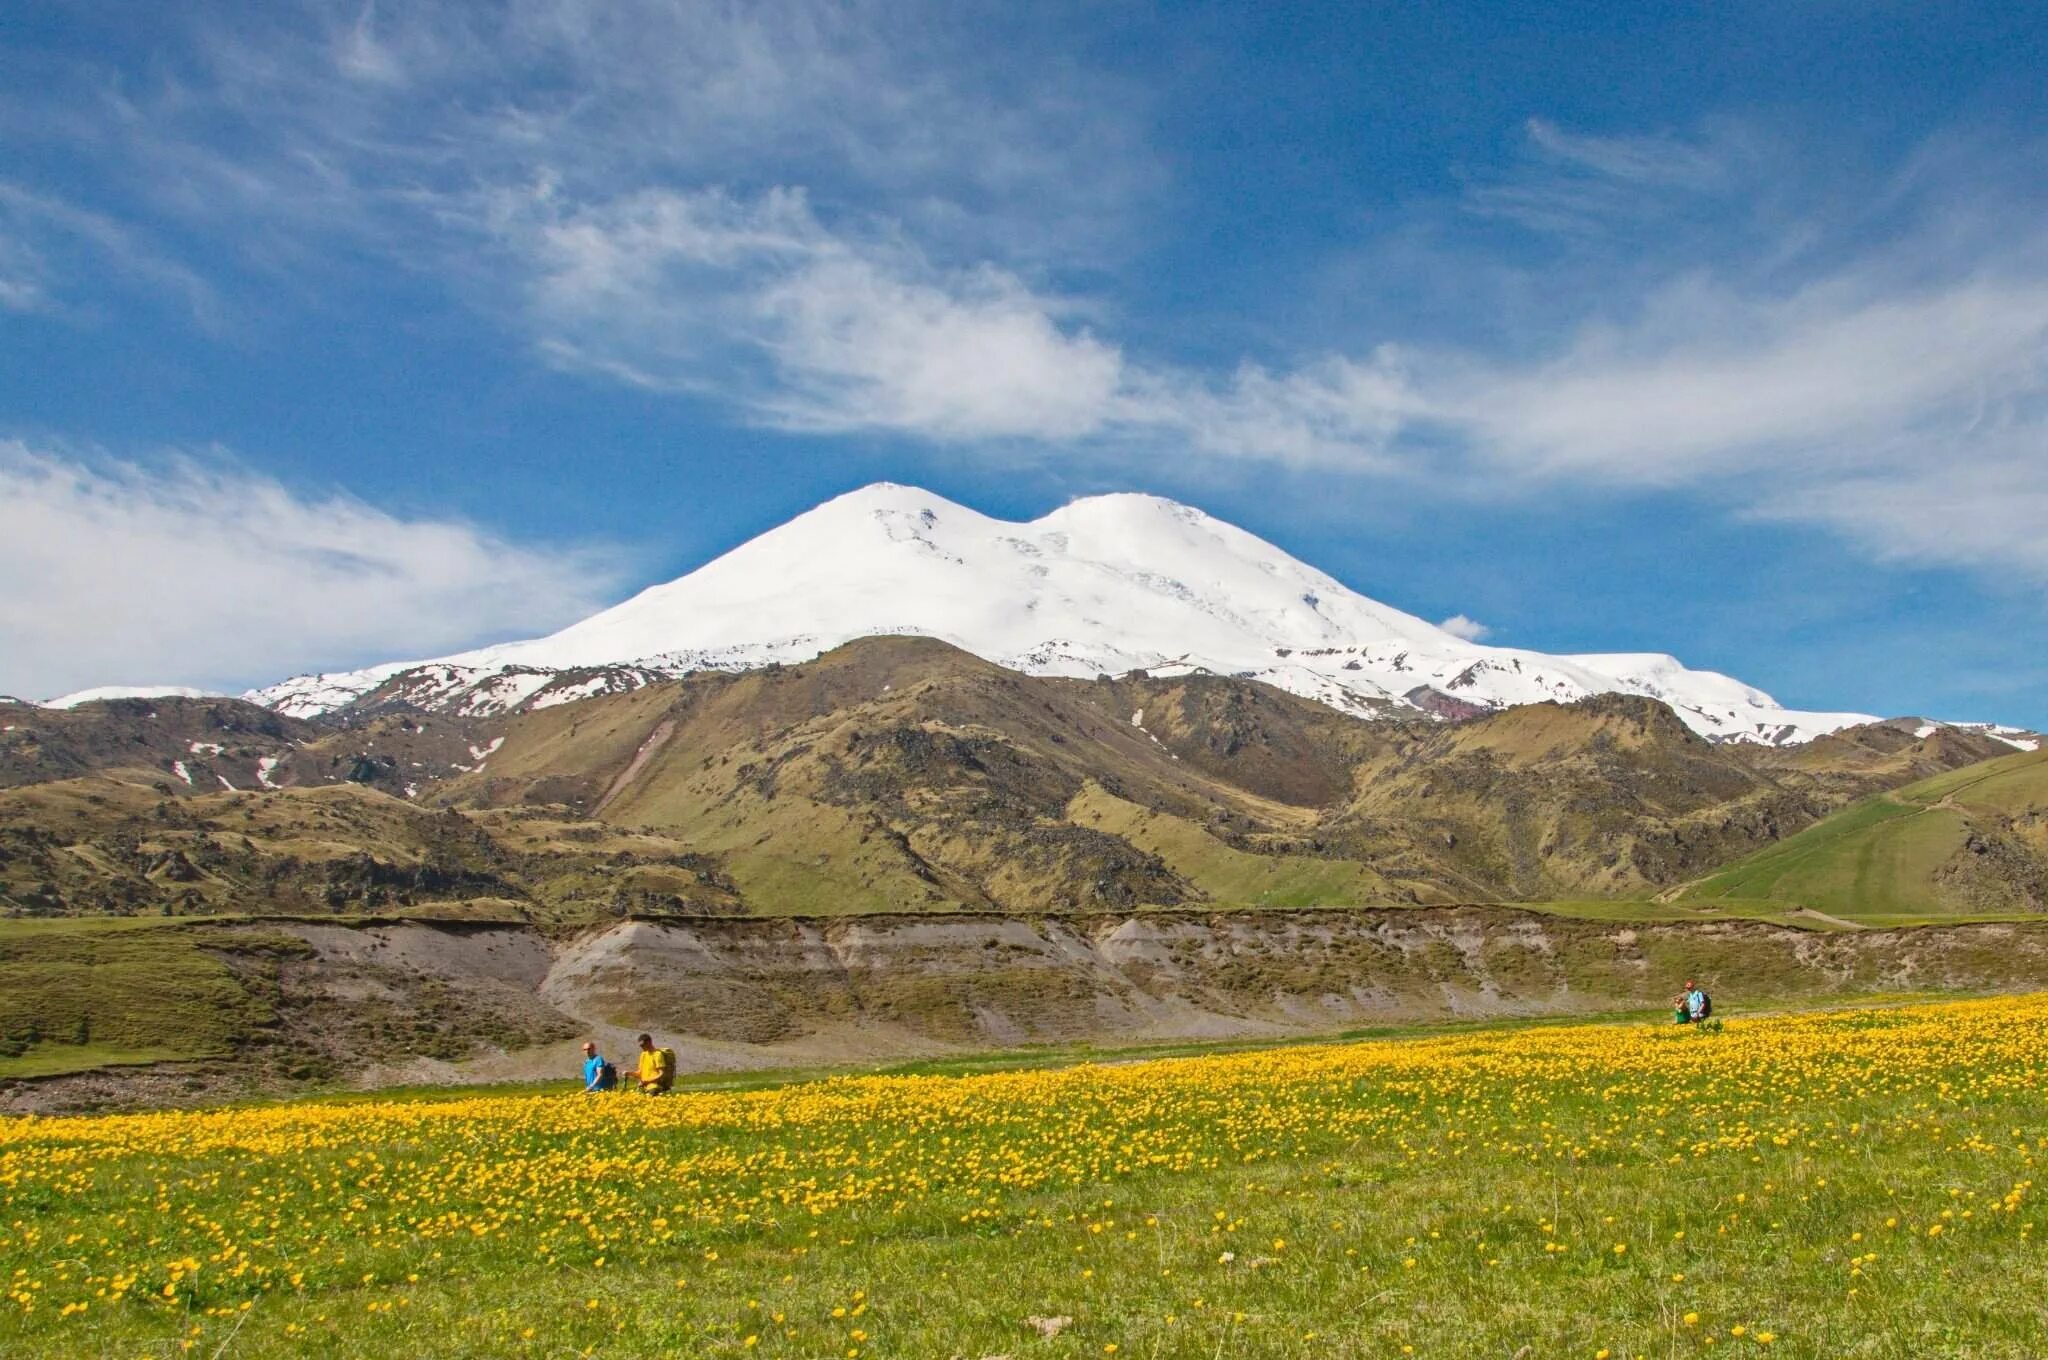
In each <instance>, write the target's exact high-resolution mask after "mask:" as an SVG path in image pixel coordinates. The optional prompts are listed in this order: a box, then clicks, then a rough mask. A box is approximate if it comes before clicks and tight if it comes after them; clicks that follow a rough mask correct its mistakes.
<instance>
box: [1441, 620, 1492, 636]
mask: <svg viewBox="0 0 2048 1360" xmlns="http://www.w3.org/2000/svg"><path fill="white" fill-rule="evenodd" d="M1437 627H1439V628H1441V629H1443V630H1444V631H1445V632H1446V633H1449V634H1450V635H1451V636H1452V637H1458V638H1463V639H1465V641H1467V642H1483V641H1485V640H1486V638H1487V636H1488V635H1489V634H1491V633H1492V632H1493V630H1492V629H1491V628H1488V627H1487V626H1486V625H1485V624H1483V623H1481V622H1480V621H1479V620H1477V619H1469V618H1466V617H1465V616H1464V615H1463V614H1453V615H1451V616H1450V617H1449V618H1447V619H1445V620H1444V621H1443V622H1441V623H1439V624H1437Z"/></svg>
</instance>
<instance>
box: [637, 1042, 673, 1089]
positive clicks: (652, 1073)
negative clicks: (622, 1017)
mask: <svg viewBox="0 0 2048 1360" xmlns="http://www.w3.org/2000/svg"><path fill="white" fill-rule="evenodd" d="M675 1084H676V1055H675V1050H674V1049H669V1048H656V1047H655V1046H654V1036H653V1035H651V1034H643V1035H641V1036H640V1089H641V1090H642V1091H645V1092H646V1093H647V1094H648V1095H650V1096H658V1095H662V1094H665V1093H666V1092H667V1091H668V1090H669V1089H670V1088H671V1087H673V1086H674V1085H675Z"/></svg>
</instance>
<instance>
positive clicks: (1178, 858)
mask: <svg viewBox="0 0 2048 1360" xmlns="http://www.w3.org/2000/svg"><path fill="white" fill-rule="evenodd" d="M1067 816H1068V817H1070V818H1071V819H1073V820H1074V821H1076V822H1079V823H1081V824H1082V825H1084V826H1091V827H1094V828H1096V829H1098V830H1101V831H1107V832H1108V833H1109V834H1111V835H1113V836H1120V837H1122V838H1123V839H1124V840H1126V841H1129V842H1130V843H1131V844H1132V845H1135V846H1137V847H1138V848H1139V849H1140V850H1144V851H1146V852H1147V853H1149V854H1154V855H1158V856H1159V857H1160V858H1161V859H1163V860H1165V861H1166V863H1167V865H1168V866H1169V867H1170V868H1171V869H1172V870H1173V871H1174V873H1176V874H1178V875H1180V876H1181V877H1182V878H1185V879H1186V880H1188V882H1190V883H1192V884H1194V885H1195V887H1196V888H1198V889H1200V890H1201V891H1202V892H1203V893H1204V894H1205V895H1206V896H1207V898H1208V900H1209V902H1210V903H1211V904H1212V905H1215V906H1220V907H1240V906H1242V907H1319V906H1363V905H1366V904H1369V903H1384V902H1387V901H1389V900H1391V898H1392V894H1390V893H1389V892H1388V889H1387V882H1386V880H1385V879H1384V878H1381V877H1380V876H1379V875H1378V874H1376V873H1374V872H1373V871H1372V870H1370V869H1368V868H1366V867H1365V866H1364V865H1362V864H1358V863H1356V862H1354V861H1351V860H1342V859H1320V858H1317V857H1315V856H1311V855H1290V854H1273V855H1255V854H1251V853H1248V852H1246V851H1243V850H1239V849H1236V848H1235V847H1233V846H1230V845H1226V844H1225V843H1223V842H1222V841H1220V840H1218V839H1216V837H1214V836H1212V835H1210V834H1209V833H1208V832H1206V831H1204V830H1203V829H1202V828H1201V827H1199V826H1196V825H1195V824H1194V823H1193V822H1190V821H1187V820H1186V819H1184V818H1180V817H1176V816H1174V815H1172V814H1171V813H1167V812H1156V811H1153V810H1152V809H1150V808H1145V807H1140V806H1139V805H1138V804H1136V803H1132V802H1128V801H1126V800H1125V799H1122V798H1118V797H1116V796H1115V795H1114V794H1111V793H1109V792H1107V791H1105V790H1104V789H1103V788H1102V786H1101V785H1099V784H1089V785H1088V786H1087V787H1086V788H1084V789H1083V790H1082V791H1081V793H1080V794H1079V795H1077V796H1076V797H1075V799H1074V801H1073V802H1072V803H1071V804H1069V805H1068V808H1067Z"/></svg>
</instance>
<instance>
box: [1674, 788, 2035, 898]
mask: <svg viewBox="0 0 2048 1360" xmlns="http://www.w3.org/2000/svg"><path fill="white" fill-rule="evenodd" d="M2043 807H2048V752H2025V753H2021V754H2018V755H2012V756H2007V757H2003V758H2001V759H1998V760H1992V761H1986V762H1983V763H1982V764H1978V765H1971V766H1967V767H1965V768H1963V769H1960V770H1953V771H1950V772H1948V773H1946V774H1941V775H1937V776H1935V777H1933V778H1931V779H1926V780H1922V781H1920V782H1919V783H1916V784H1910V785H1907V786H1906V787H1905V788H1902V789H1898V790H1896V791H1894V792H1892V793H1888V794H1879V795H1877V796H1876V797H1874V798H1868V799H1865V800H1864V801H1862V802H1860V803H1857V804H1855V805H1853V806H1851V807H1849V808H1846V809H1844V810H1843V811H1841V812H1839V813H1836V814H1835V815H1834V816H1832V817H1829V818H1827V819H1825V820H1823V821H1821V822H1819V823H1817V824H1815V825H1814V826H1811V827H1808V828H1807V829H1806V830H1804V831H1802V832H1799V833H1798V834H1797V835H1794V836H1790V837H1787V838H1786V839H1785V840H1783V841H1780V842H1779V843H1778V844H1776V845H1773V846H1770V847H1768V848H1766V849H1764V850H1760V851H1758V852H1757V853H1756V854H1754V855H1750V856H1748V857H1747V858H1745V859H1742V860H1740V861H1738V862H1737V863H1735V864H1733V865H1730V866H1729V867H1727V868H1726V869H1723V870H1721V871H1720V872H1718V873H1715V874H1713V875H1711V876H1709V877H1708V878H1706V879H1704V880H1702V881H1701V882H1699V883H1698V884H1695V885H1694V886H1693V887H1691V888H1689V889H1688V890H1687V891H1686V893H1685V894H1684V896H1685V898H1687V899H1689V900H1691V899H1697V900H1712V899H1719V898H1735V899H1769V900H1774V901H1780V902H1795V903H1799V904H1802V905H1806V906H1811V907H1814V908H1817V909H1819V910H1821V911H1825V912H1827V913H1829V914H1830V915H1834V916H1842V917H1846V918H1850V919H1864V920H1873V921H1876V920H1883V921H1904V920H1914V919H1925V918H1929V917H1939V918H1945V917H1949V916H1952V915H1955V914H1956V913H1957V911H1958V904H1957V903H1956V902H1955V901H1953V899H1952V897H1951V896H1950V895H1949V894H1948V893H1946V892H1944V890H1943V888H1942V886H1941V884H1940V882H1939V880H1938V877H1937V872H1938V871H1940V870H1941V869H1942V868H1943V867H1944V866H1945V865H1947V864H1949V863H1950V862H1951V861H1952V860H1953V859H1954V858H1955V856H1956V854H1957V852H1958V851H1959V850H1960V849H1961V848H1962V847H1963V845H1964V843H1965V841H1966V840H1967V839H1968V838H1969V837H1970V835H1971V834H1972V832H1973V831H1978V830H1980V829H1984V828H1990V827H1996V826H1998V825H2000V824H2001V823H2002V822H2003V821H2004V820H2005V819H2006V818H2008V817H2011V816H2013V815H2015V814H2020V813H2024V812H2026V811H2028V810H2030V809H2040V808H2043ZM2011 905H2017V904H2011ZM1970 914H1972V915H1981V914H1984V913H1982V912H1980V911H1972V912H1970Z"/></svg>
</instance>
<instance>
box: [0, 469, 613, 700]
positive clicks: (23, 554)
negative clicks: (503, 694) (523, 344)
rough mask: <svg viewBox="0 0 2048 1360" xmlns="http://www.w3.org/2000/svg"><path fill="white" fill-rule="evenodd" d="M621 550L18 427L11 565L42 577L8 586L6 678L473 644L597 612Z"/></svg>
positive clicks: (49, 679)
mask: <svg viewBox="0 0 2048 1360" xmlns="http://www.w3.org/2000/svg"><path fill="white" fill-rule="evenodd" d="M614 565H615V564H612V563H610V562H608V561H607V560H606V559H605V558H603V557H602V556H599V555H597V554H589V553H575V552H560V551H551V550H546V549H536V548H528V547H521V546H518V545H515V544H512V543H508V542H506V541H504V540H503V539H500V538H498V537H496V536H494V535H492V534H490V533H487V532H485V531H483V530H480V529H478V528H476V527H475V526H472V525H468V524H463V523H460V522H458V521H454V520H436V519H407V518H402V517H400V516H396V515H393V514H390V513H388V512H386V511H383V510H379V509H377V508H375V507H373V506H369V505H366V504H364V503H363V502H361V501H359V500H356V499H354V498H352V497H350V496H347V495H345V494H341V493H338V492H336V493H326V494H319V495H311V496H308V495H304V494H301V493H298V492H295V491H293V490H291V489H290V488H287V487H285V486H284V485H282V484H281V483H279V482H277V481H275V480H273V479H271V478H269V477H265V476H262V475H261V474H258V473H254V472H251V471H249V470H247V469H245V468H241V467H238V466H235V465H233V464H230V463H224V462H221V461H219V460H218V459H215V460H208V461H201V460H197V459H193V458H174V459H171V460H168V461H166V462H163V463H160V464H155V465H147V466H146V465H143V464H138V463H132V462H121V461H116V460H109V459H89V460H87V459H74V458H71V457H66V456H61V455H59V454H56V453H52V452H50V451H47V450H40V449H35V448H31V447H29V446H28V445H26V444H24V443H22V442H20V441H18V440H11V441H0V580H4V581H9V582H16V583H25V585H24V588H17V589H10V590H7V591H4V592H0V692H11V693H15V694H18V695H22V696H24V697H29V698H40V697H43V696H46V695H52V694H58V693H62V692H64V691H67V690H72V689H76V688H79V687H80V686H83V685H90V684H106V683H122V682H126V683H138V682H139V683H149V684H155V683H159V682H186V683H195V684H202V685H211V686H225V685H231V684H234V683H235V682H238V681H243V682H246V680H247V679H248V678H249V677H252V676H260V675H263V674H265V673H267V672H269V671H271V670H272V669H273V668H275V667H277V666H278V665H279V664H280V663H281V662H283V661H284V658H287V657H299V658H303V659H304V663H305V664H318V663H319V662H321V661H323V660H326V659H328V658H331V657H334V656H337V655H347V654H356V655H365V654H377V655H381V654H382V649H383V648H385V647H389V646H392V645H398V646H401V647H403V648H407V649H433V648H437V647H446V646H450V645H459V644H461V643H463V642H470V641H475V640H477V639H478V638H479V637H482V636H490V635H493V634H497V633H502V632H504V631H506V630H508V629H518V628H524V627H530V626H533V625H536V624H541V623H544V622H562V621H565V620H567V619H570V618H575V617H578V616H579V615H581V614H583V613H586V612H588V611H589V609H590V608H592V607H593V606H594V605H595V604H597V603H598V602H599V601H600V600H601V599H602V598H603V596H604V594H605V591H606V588H607V587H608V586H609V585H610V584H611V583H612V581H613V579H614V573H613V567H614ZM401 639H402V641H401ZM286 664H289V663H286Z"/></svg>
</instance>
